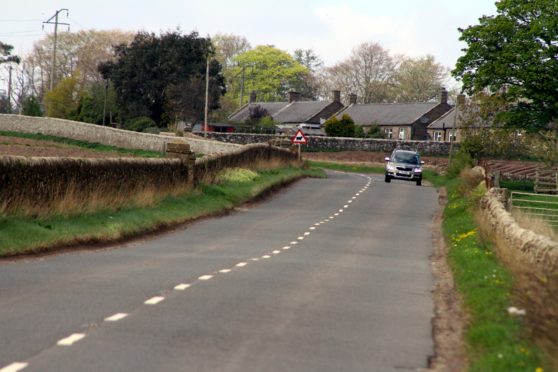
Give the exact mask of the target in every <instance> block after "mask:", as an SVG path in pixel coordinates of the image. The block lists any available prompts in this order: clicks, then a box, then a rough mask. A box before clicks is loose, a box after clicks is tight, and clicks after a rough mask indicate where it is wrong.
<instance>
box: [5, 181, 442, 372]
mask: <svg viewBox="0 0 558 372" xmlns="http://www.w3.org/2000/svg"><path fill="white" fill-rule="evenodd" d="M436 195H437V194H436V190H435V189H434V188H431V187H424V186H423V187H417V186H415V185H414V184H413V183H406V182H404V181H392V183H391V184H385V183H384V182H383V181H382V180H381V179H380V178H378V177H376V179H374V180H373V181H371V182H370V179H369V178H367V177H365V176H359V175H354V174H352V175H351V174H342V173H331V174H330V177H329V178H328V179H305V180H302V181H300V182H298V183H296V184H295V185H293V186H291V187H289V188H288V189H286V190H285V191H283V192H281V193H280V194H278V195H275V196H274V197H272V198H270V199H269V200H266V201H264V202H262V203H259V204H257V205H255V206H253V207H251V208H246V209H241V210H238V211H237V212H235V213H233V214H232V215H229V216H225V217H221V218H215V219H209V220H204V221H201V222H197V223H195V224H193V225H190V226H188V227H187V228H183V229H179V230H177V231H174V232H171V233H168V234H166V235H164V236H160V237H157V238H153V239H149V240H145V241H140V242H134V243H131V244H127V245H124V246H120V247H115V248H113V249H106V250H98V251H82V252H77V253H68V254H60V255H53V256H46V257H43V258H35V259H28V260H18V261H15V262H0V371H1V372H6V371H12V372H13V371H18V370H22V369H23V370H25V371H405V370H409V371H412V370H417V369H421V368H426V366H427V358H428V357H429V356H430V355H432V354H433V341H432V335H431V319H432V317H433V302H432V298H431V289H432V286H433V279H432V276H431V270H430V263H429V256H430V254H431V253H432V250H433V248H432V235H431V234H432V233H431V228H432V216H433V214H434V211H435V208H436V206H437V203H436ZM2 367H4V369H2Z"/></svg>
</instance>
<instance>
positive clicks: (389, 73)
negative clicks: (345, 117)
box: [322, 43, 399, 103]
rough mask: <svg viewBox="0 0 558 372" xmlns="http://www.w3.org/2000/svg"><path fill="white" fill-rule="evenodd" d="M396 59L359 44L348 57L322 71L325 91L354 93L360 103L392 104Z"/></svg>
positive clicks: (374, 46)
mask: <svg viewBox="0 0 558 372" xmlns="http://www.w3.org/2000/svg"><path fill="white" fill-rule="evenodd" d="M398 66H399V60H398V58H395V57H392V56H391V55H390V53H389V51H387V50H386V49H384V48H382V46H380V44H377V43H362V44H360V45H359V46H357V47H356V48H354V49H353V51H352V54H351V56H350V57H349V58H348V59H346V60H344V61H342V62H340V63H337V64H336V65H334V66H332V67H330V68H327V69H326V70H325V72H324V73H325V75H326V76H325V77H324V78H322V81H324V82H327V84H328V86H327V88H326V89H327V90H333V89H341V91H342V92H344V94H349V93H356V94H357V95H358V97H359V99H360V100H361V101H362V103H372V102H391V101H393V86H394V84H395V82H396V75H397V68H398Z"/></svg>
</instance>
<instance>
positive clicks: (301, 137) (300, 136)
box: [291, 129, 308, 145]
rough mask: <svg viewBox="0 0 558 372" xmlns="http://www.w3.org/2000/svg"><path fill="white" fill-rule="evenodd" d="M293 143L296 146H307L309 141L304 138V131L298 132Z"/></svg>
mask: <svg viewBox="0 0 558 372" xmlns="http://www.w3.org/2000/svg"><path fill="white" fill-rule="evenodd" d="M291 142H292V143H294V144H299V145H306V144H307V143H308V139H307V138H306V137H305V136H304V133H302V130H300V129H299V130H298V132H296V134H295V135H294V137H293V138H292V139H291Z"/></svg>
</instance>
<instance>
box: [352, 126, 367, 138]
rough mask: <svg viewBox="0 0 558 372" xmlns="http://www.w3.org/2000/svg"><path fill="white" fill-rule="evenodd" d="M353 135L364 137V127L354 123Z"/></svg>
mask: <svg viewBox="0 0 558 372" xmlns="http://www.w3.org/2000/svg"><path fill="white" fill-rule="evenodd" d="M354 137H356V138H366V133H365V132H364V128H362V127H361V126H360V125H355V134H354Z"/></svg>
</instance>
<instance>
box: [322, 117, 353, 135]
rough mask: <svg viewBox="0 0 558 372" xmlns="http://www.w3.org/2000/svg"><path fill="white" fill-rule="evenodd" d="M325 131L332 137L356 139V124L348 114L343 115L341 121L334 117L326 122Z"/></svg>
mask: <svg viewBox="0 0 558 372" xmlns="http://www.w3.org/2000/svg"><path fill="white" fill-rule="evenodd" d="M324 129H325V132H326V134H327V135H328V136H331V137H354V135H355V122H354V121H353V119H352V118H351V117H350V116H349V115H347V114H343V116H342V117H341V120H339V119H337V117H335V116H334V117H332V118H330V119H328V120H327V121H326V122H325V126H324Z"/></svg>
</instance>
